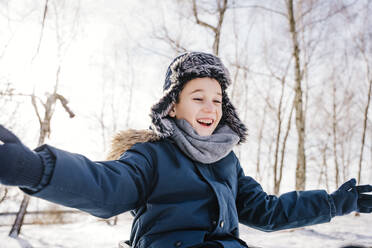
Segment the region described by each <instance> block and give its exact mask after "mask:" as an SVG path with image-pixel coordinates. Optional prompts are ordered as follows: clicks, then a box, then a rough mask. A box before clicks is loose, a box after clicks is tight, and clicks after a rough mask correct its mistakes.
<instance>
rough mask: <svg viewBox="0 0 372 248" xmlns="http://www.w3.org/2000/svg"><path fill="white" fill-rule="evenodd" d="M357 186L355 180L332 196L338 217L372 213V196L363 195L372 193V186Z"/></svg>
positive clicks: (345, 184)
mask: <svg viewBox="0 0 372 248" xmlns="http://www.w3.org/2000/svg"><path fill="white" fill-rule="evenodd" d="M355 185H356V180H355V179H354V178H353V179H351V180H349V181H347V182H346V183H344V184H342V185H341V187H340V188H338V189H337V190H336V191H335V192H333V193H332V194H330V196H331V197H332V199H333V201H334V204H335V208H336V212H335V215H336V216H341V215H345V214H348V213H351V212H353V211H356V212H359V213H371V212H372V195H370V194H363V193H367V192H372V185H359V186H355Z"/></svg>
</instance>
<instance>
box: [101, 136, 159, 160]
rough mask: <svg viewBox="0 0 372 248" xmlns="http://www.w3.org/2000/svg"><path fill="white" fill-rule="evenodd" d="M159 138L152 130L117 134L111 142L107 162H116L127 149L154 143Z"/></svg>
mask: <svg viewBox="0 0 372 248" xmlns="http://www.w3.org/2000/svg"><path fill="white" fill-rule="evenodd" d="M160 139H161V138H160V136H159V135H157V134H156V133H155V132H154V131H152V130H134V129H128V130H125V131H120V132H118V133H117V134H116V135H115V136H114V138H113V139H112V141H111V148H110V151H109V153H108V155H107V157H106V159H107V160H117V159H119V158H120V156H121V155H122V154H123V153H124V152H126V151H127V150H128V149H129V148H131V147H132V146H133V145H135V144H137V143H144V142H155V141H158V140H160Z"/></svg>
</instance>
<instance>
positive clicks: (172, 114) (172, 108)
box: [168, 104, 176, 118]
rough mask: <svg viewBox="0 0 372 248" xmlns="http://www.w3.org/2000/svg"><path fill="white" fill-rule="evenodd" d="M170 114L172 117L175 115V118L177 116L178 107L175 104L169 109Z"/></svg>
mask: <svg viewBox="0 0 372 248" xmlns="http://www.w3.org/2000/svg"><path fill="white" fill-rule="evenodd" d="M168 115H169V116H170V117H173V118H174V117H176V107H175V105H174V104H173V105H172V107H171V109H170V110H169V113H168Z"/></svg>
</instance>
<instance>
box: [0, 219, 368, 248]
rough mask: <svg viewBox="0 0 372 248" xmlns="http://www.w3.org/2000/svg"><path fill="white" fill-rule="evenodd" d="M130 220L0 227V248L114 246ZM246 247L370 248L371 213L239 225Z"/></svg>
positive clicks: (125, 233)
mask: <svg viewBox="0 0 372 248" xmlns="http://www.w3.org/2000/svg"><path fill="white" fill-rule="evenodd" d="M131 221H132V217H131V216H130V215H129V214H127V213H126V214H123V215H120V218H119V221H118V224H117V225H116V226H109V225H108V224H107V223H106V222H104V221H101V220H97V218H94V217H89V218H85V219H84V220H83V221H79V222H77V223H72V224H58V225H25V226H24V227H22V233H21V235H20V238H19V239H18V240H16V239H13V238H10V237H8V232H9V230H10V227H9V226H2V227H0V248H20V247H34V248H40V247H59V248H63V247H66V248H67V247H68V248H75V247H76V248H78V247H79V248H81V247H112V248H114V247H118V243H119V241H120V240H126V239H128V238H129V235H130V228H131ZM240 233H241V235H240V236H241V238H242V239H243V240H245V241H246V242H247V244H248V245H251V246H256V247H262V248H274V247H275V248H284V247H285V248H291V247H296V248H297V247H302V248H306V247H309V248H310V247H311V248H314V247H327V248H336V247H337V248H338V247H343V246H346V245H351V244H352V245H359V246H363V247H372V214H361V215H360V216H355V215H354V214H350V215H347V216H342V217H336V218H334V219H332V221H331V222H330V223H325V224H320V225H314V226H308V227H304V228H298V229H290V230H284V231H278V232H271V233H265V232H261V231H258V230H255V229H252V228H249V227H246V226H242V225H241V226H240Z"/></svg>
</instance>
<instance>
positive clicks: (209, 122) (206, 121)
mask: <svg viewBox="0 0 372 248" xmlns="http://www.w3.org/2000/svg"><path fill="white" fill-rule="evenodd" d="M198 121H199V122H202V123H205V124H211V123H212V122H213V120H198Z"/></svg>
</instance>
